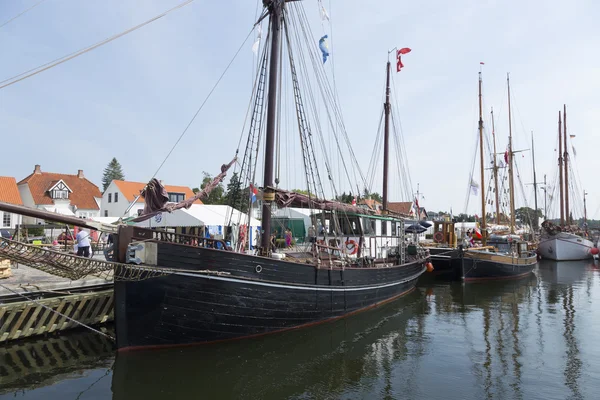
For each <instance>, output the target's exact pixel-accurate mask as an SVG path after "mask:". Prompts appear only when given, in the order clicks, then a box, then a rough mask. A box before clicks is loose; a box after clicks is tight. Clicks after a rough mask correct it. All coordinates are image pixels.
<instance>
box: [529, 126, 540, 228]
mask: <svg viewBox="0 0 600 400" xmlns="http://www.w3.org/2000/svg"><path fill="white" fill-rule="evenodd" d="M531 162H532V164H533V202H534V205H535V214H534V217H533V226H534V228H535V229H537V227H538V225H539V221H538V198H537V197H538V193H537V179H536V176H535V151H534V148H533V131H531Z"/></svg>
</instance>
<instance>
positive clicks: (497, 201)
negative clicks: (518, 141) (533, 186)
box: [491, 108, 500, 224]
mask: <svg viewBox="0 0 600 400" xmlns="http://www.w3.org/2000/svg"><path fill="white" fill-rule="evenodd" d="M491 114H492V138H493V140H494V186H495V188H496V190H495V197H496V198H495V201H496V224H500V193H499V192H500V187H499V186H498V164H497V161H496V155H497V153H496V128H495V125H494V109H493V108H492V112H491Z"/></svg>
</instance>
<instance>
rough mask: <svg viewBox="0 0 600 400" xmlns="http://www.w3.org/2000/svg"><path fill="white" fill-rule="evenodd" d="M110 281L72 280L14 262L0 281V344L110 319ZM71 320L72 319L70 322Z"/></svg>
mask: <svg viewBox="0 0 600 400" xmlns="http://www.w3.org/2000/svg"><path fill="white" fill-rule="evenodd" d="M113 310H114V293H113V282H112V280H107V279H104V278H98V277H93V276H92V277H87V278H84V279H79V280H75V281H70V280H68V279H65V278H60V277H57V276H53V275H50V274H47V273H45V272H42V271H39V270H36V269H33V268H29V267H27V266H24V265H17V266H16V267H13V268H12V276H11V277H10V278H7V279H2V280H0V343H5V342H8V341H12V340H16V339H23V338H28V337H33V336H39V335H46V334H52V333H55V332H60V331H63V330H67V329H72V328H76V327H80V326H81V325H80V324H78V323H77V322H75V321H78V322H80V323H82V324H85V325H89V326H95V325H100V324H104V323H107V322H110V321H112V320H113V317H114V311H113ZM73 320H75V321H73Z"/></svg>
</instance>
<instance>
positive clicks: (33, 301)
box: [0, 283, 116, 342]
mask: <svg viewBox="0 0 600 400" xmlns="http://www.w3.org/2000/svg"><path fill="white" fill-rule="evenodd" d="M0 287H1V288H3V289H4V290H8V291H9V292H11V293H12V294H16V295H17V296H20V297H23V298H25V299H27V300H28V301H31V302H32V303H34V304H36V305H38V306H40V307H43V308H45V309H46V310H49V311H51V312H53V313H55V314H58V315H60V316H61V317H64V318H66V319H68V320H69V321H72V322H74V323H76V324H77V325H81V326H83V327H84V328H87V329H89V330H90V331H92V332H94V333H97V334H99V335H102V336H104V337H106V338H108V339H110V340H112V341H113V342H116V339H115V338H114V337H112V336H110V335H109V334H106V333H104V332H101V331H99V330H98V329H95V328H92V327H91V326H89V325H86V324H84V323H83V322H80V321H77V320H76V319H73V318H71V317H68V316H66V315H65V314H63V313H61V312H60V311H56V310H54V309H52V308H50V307H48V306H47V305H45V304H42V303H40V302H38V301H37V300H34V299H32V298H31V297H28V296H25V295H24V294H23V293H19V292H17V291H16V290H12V289H11V288H9V287H8V286H5V285H3V284H1V283H0Z"/></svg>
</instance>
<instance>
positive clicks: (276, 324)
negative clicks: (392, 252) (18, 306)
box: [115, 243, 425, 350]
mask: <svg viewBox="0 0 600 400" xmlns="http://www.w3.org/2000/svg"><path fill="white" fill-rule="evenodd" d="M157 259H158V265H160V267H161V268H163V269H164V268H167V269H168V268H169V267H171V268H176V269H177V270H176V271H175V270H174V271H173V272H172V273H170V274H168V275H164V276H161V277H155V278H151V279H146V280H141V281H117V282H116V283H115V295H116V310H115V321H116V329H117V347H118V349H119V350H131V349H140V348H152V347H165V346H181V345H192V344H201V343H209V342H218V341H225V340H233V339H240V338H245V337H253V336H259V335H265V334H269V333H274V332H279V331H284V330H289V329H296V328H300V327H304V326H308V325H314V324H318V323H323V322H327V321H331V320H334V319H338V318H342V317H345V316H348V315H351V314H353V313H356V312H359V311H362V310H366V309H368V308H371V307H375V306H377V305H380V304H382V303H385V302H388V301H391V300H393V299H395V298H398V297H400V296H402V295H403V294H406V293H408V292H410V291H411V290H413V289H414V287H415V285H416V282H417V279H418V278H419V276H420V275H421V274H422V273H423V272H424V270H425V267H424V262H425V261H424V260H417V261H414V262H412V263H409V264H405V265H402V266H391V267H387V268H346V269H318V268H315V267H313V266H312V265H306V264H298V263H292V262H286V261H280V260H273V259H269V258H263V257H256V256H250V255H245V254H238V253H232V252H227V251H220V250H214V249H205V248H197V247H196V248H194V247H191V246H182V245H175V244H167V243H159V244H158V258H157ZM257 267H260V268H258V269H257ZM128 268H131V270H132V271H133V270H135V269H139V268H144V267H143V266H135V265H132V266H130V267H128ZM257 271H260V272H257ZM128 272H131V271H124V272H123V273H125V274H126V273H128Z"/></svg>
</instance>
